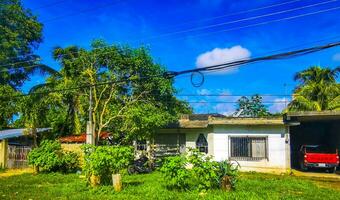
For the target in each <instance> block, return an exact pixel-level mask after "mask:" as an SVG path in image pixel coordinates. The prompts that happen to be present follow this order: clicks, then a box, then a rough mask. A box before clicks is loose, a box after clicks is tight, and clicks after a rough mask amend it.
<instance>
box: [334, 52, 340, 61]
mask: <svg viewBox="0 0 340 200" xmlns="http://www.w3.org/2000/svg"><path fill="white" fill-rule="evenodd" d="M333 60H334V61H339V62H340V53H336V54H335V55H334V56H333Z"/></svg>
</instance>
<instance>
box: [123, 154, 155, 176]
mask: <svg viewBox="0 0 340 200" xmlns="http://www.w3.org/2000/svg"><path fill="white" fill-rule="evenodd" d="M148 161H149V159H148V157H146V156H141V157H140V158H139V159H137V160H134V162H133V164H132V165H130V166H129V167H128V173H129V174H146V173H150V172H152V167H150V166H148Z"/></svg>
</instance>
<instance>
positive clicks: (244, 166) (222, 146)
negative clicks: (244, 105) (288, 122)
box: [161, 124, 290, 173]
mask: <svg viewBox="0 0 340 200" xmlns="http://www.w3.org/2000/svg"><path fill="white" fill-rule="evenodd" d="M161 133H181V134H185V138H186V141H185V146H186V149H187V150H188V149H189V148H196V140H197V138H198V136H199V134H201V133H203V134H204V136H205V137H206V139H207V141H208V155H212V156H214V159H215V160H216V161H222V160H226V159H229V137H231V136H265V137H267V138H268V141H267V152H268V153H267V154H268V159H265V160H261V161H238V162H239V164H240V166H241V170H243V171H263V172H279V173H281V172H286V170H287V169H289V168H290V162H287V160H288V161H289V152H287V149H288V151H289V143H286V137H287V134H286V128H285V126H284V125H283V124H282V125H252V126H249V125H213V126H209V127H208V128H197V129H167V130H162V131H161ZM287 145H288V148H287Z"/></svg>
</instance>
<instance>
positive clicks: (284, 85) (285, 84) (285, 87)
mask: <svg viewBox="0 0 340 200" xmlns="http://www.w3.org/2000/svg"><path fill="white" fill-rule="evenodd" d="M283 87H284V89H285V109H286V108H287V83H284V84H283Z"/></svg>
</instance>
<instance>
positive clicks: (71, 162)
mask: <svg viewBox="0 0 340 200" xmlns="http://www.w3.org/2000/svg"><path fill="white" fill-rule="evenodd" d="M61 162H62V166H61V170H62V171H63V172H66V173H67V172H75V171H77V169H79V165H80V164H79V155H78V154H77V153H75V152H71V151H66V152H64V154H63V156H62V161H61Z"/></svg>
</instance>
